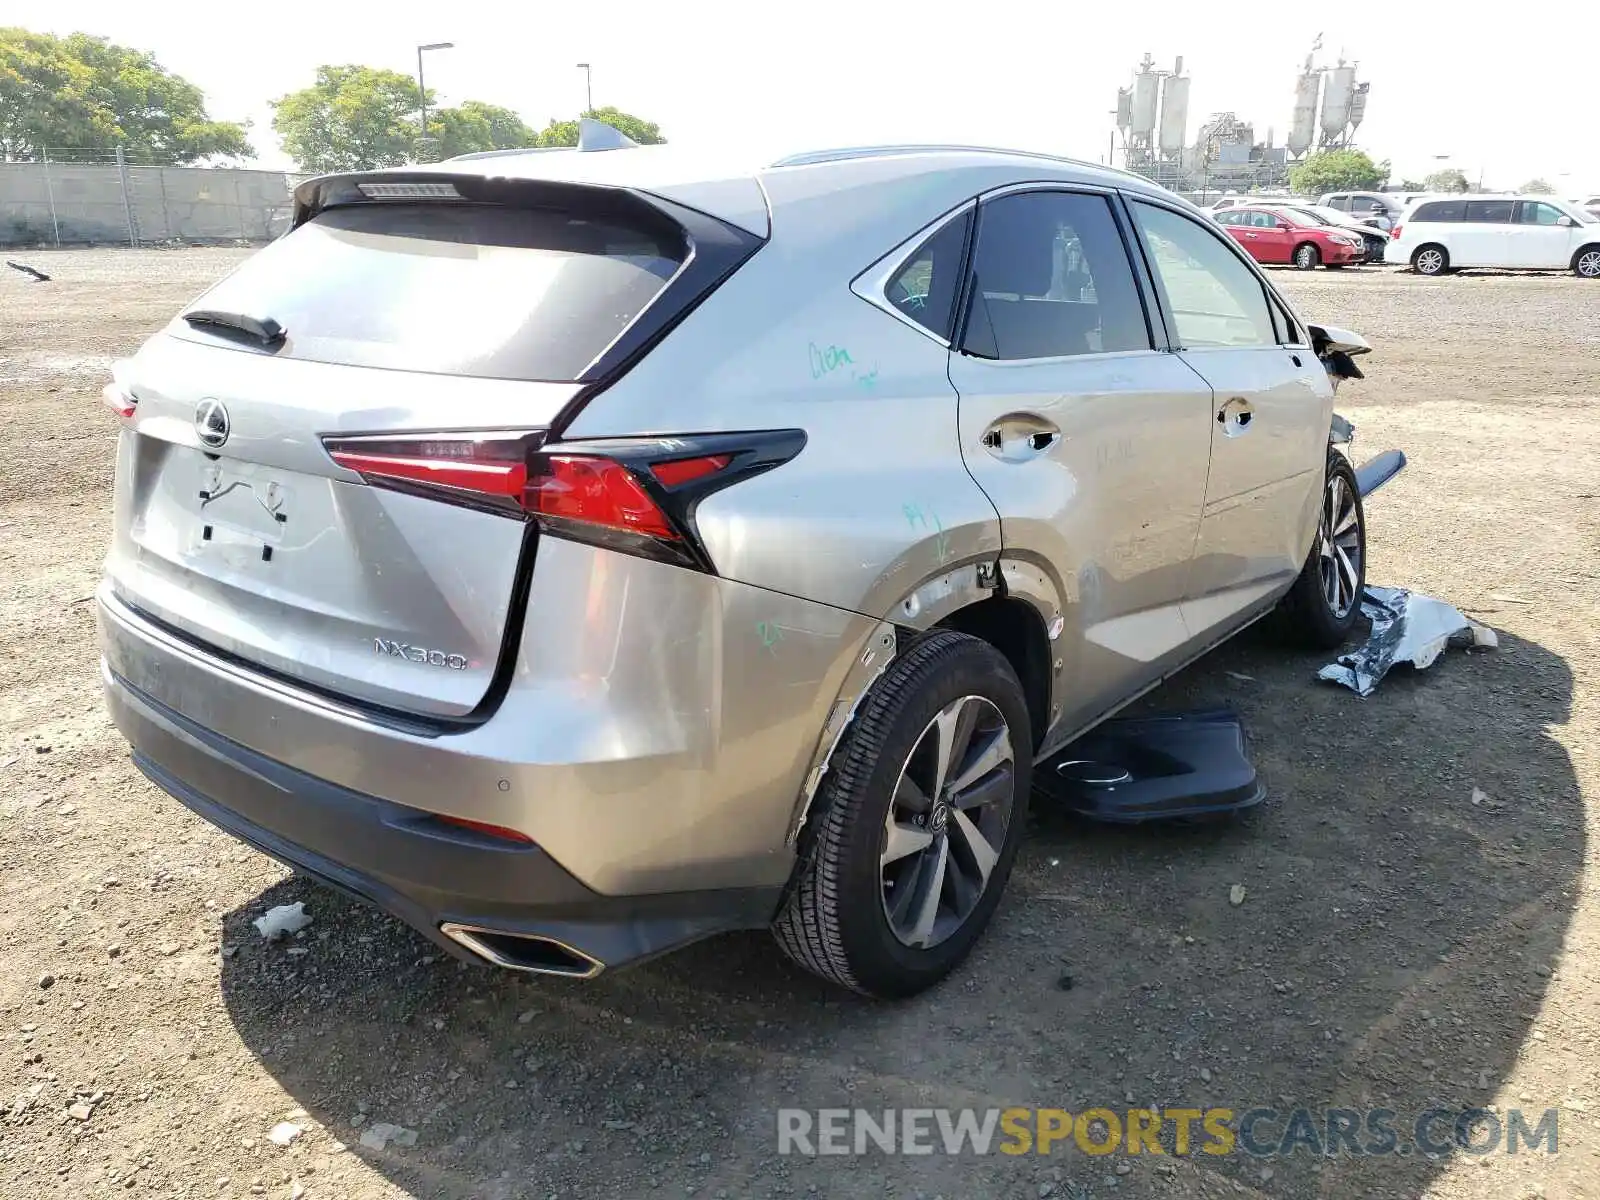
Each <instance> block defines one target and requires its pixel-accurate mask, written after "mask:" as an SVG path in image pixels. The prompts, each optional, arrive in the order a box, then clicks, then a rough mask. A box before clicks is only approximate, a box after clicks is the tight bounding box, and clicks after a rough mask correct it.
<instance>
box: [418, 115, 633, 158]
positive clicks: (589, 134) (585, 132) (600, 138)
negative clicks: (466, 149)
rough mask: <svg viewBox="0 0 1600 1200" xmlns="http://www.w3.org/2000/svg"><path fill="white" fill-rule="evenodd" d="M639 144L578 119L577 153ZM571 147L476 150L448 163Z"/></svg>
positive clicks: (586, 119)
mask: <svg viewBox="0 0 1600 1200" xmlns="http://www.w3.org/2000/svg"><path fill="white" fill-rule="evenodd" d="M638 148H639V143H638V142H636V141H634V140H633V139H632V138H631V137H629V136H628V135H627V134H625V133H623V132H622V130H620V129H618V128H616V127H615V126H614V125H607V124H606V123H605V122H604V121H596V120H595V119H594V118H593V117H579V118H578V145H577V147H576V149H577V150H578V151H579V153H593V152H595V151H598V150H637V149H638ZM571 149H574V147H572V146H522V147H518V148H516V149H512V150H478V151H475V152H473V153H471V154H457V155H454V156H453V157H451V158H450V159H449V160H447V161H449V162H466V161H468V160H469V159H475V158H507V157H510V156H511V155H513V154H540V153H546V152H549V151H552V150H571Z"/></svg>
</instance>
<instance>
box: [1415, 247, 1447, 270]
mask: <svg viewBox="0 0 1600 1200" xmlns="http://www.w3.org/2000/svg"><path fill="white" fill-rule="evenodd" d="M1443 269H1444V254H1443V253H1442V252H1441V251H1438V250H1424V251H1422V252H1421V253H1420V254H1418V255H1417V272H1418V273H1419V274H1421V275H1437V274H1438V273H1439V272H1440V271H1441V270H1443Z"/></svg>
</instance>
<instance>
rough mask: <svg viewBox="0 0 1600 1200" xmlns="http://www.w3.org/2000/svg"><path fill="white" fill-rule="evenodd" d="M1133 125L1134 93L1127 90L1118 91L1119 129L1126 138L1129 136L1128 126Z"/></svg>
mask: <svg viewBox="0 0 1600 1200" xmlns="http://www.w3.org/2000/svg"><path fill="white" fill-rule="evenodd" d="M1132 123H1133V93H1132V92H1131V91H1129V90H1128V89H1127V88H1118V89H1117V128H1118V129H1120V130H1122V134H1123V136H1124V137H1126V136H1127V134H1128V126H1129V125H1131V124H1132Z"/></svg>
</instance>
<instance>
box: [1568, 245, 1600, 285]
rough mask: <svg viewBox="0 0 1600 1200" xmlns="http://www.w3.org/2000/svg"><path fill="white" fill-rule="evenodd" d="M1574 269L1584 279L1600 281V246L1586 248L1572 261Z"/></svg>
mask: <svg viewBox="0 0 1600 1200" xmlns="http://www.w3.org/2000/svg"><path fill="white" fill-rule="evenodd" d="M1572 269H1573V270H1574V271H1575V272H1576V273H1577V274H1579V275H1581V276H1582V277H1583V278H1584V279H1600V246H1585V247H1584V248H1583V249H1582V250H1579V251H1578V255H1577V257H1576V258H1574V259H1573V260H1572Z"/></svg>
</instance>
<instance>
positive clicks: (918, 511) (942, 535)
mask: <svg viewBox="0 0 1600 1200" xmlns="http://www.w3.org/2000/svg"><path fill="white" fill-rule="evenodd" d="M900 511H901V512H903V513H905V515H906V524H907V525H910V526H911V528H913V529H916V528H917V527H918V526H919V525H920V526H921V527H922V528H923V529H928V528H930V525H931V528H932V529H933V531H934V539H933V552H934V553H935V554H936V555H938V556H939V561H940V562H943V561H944V560H945V559H947V558H949V557H950V534H949V532H948V531H946V529H945V527H944V522H942V521H941V520H939V514H938V513H936V512H934V511H933V510H932V509H931V508H930V509H929V510H928V512H927V515H926V516H924V515H923V512H922V508H921V506H920V505H916V504H904V505H901V509H900Z"/></svg>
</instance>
